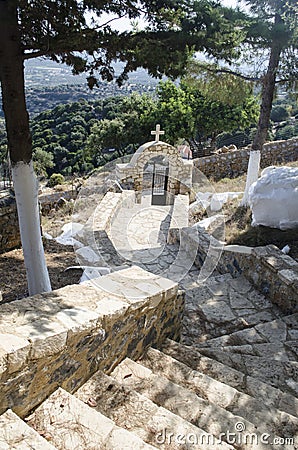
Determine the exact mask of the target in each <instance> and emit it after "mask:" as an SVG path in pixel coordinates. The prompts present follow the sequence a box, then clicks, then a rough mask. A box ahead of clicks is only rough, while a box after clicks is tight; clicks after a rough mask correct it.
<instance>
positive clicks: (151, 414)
mask: <svg viewBox="0 0 298 450" xmlns="http://www.w3.org/2000/svg"><path fill="white" fill-rule="evenodd" d="M75 396H76V397H78V398H79V399H80V400H81V401H83V402H85V403H90V402H91V403H92V406H93V407H94V409H95V410H96V411H98V412H99V413H101V414H103V415H105V416H107V417H109V418H110V419H111V420H112V421H114V422H115V423H116V424H117V425H118V426H120V427H122V428H124V429H127V430H129V431H130V432H133V433H134V434H135V435H137V436H138V437H139V438H140V439H142V440H143V441H145V442H147V443H148V444H151V445H153V446H157V447H158V448H159V449H161V450H187V449H190V448H191V449H194V450H205V449H206V444H208V448H209V445H210V449H214V450H232V449H234V447H233V446H232V445H228V444H226V443H225V442H220V443H218V442H217V441H218V439H217V438H216V437H215V436H214V435H211V434H208V435H207V434H206V432H205V431H203V430H202V429H200V428H198V427H196V426H194V425H193V424H191V423H190V422H188V421H187V420H184V419H182V418H181V417H179V416H177V415H175V414H173V413H172V412H170V411H168V410H167V409H165V408H163V407H161V406H158V405H157V404H156V403H154V402H153V401H151V400H150V399H148V398H147V397H145V396H144V395H141V394H140V393H138V392H136V391H134V390H133V389H130V388H129V387H128V386H125V385H124V384H123V383H122V382H121V383H119V382H118V381H117V380H115V379H114V378H112V377H111V376H108V375H105V374H104V373H103V372H101V371H98V372H96V373H95V374H94V375H93V376H92V377H91V378H90V379H89V380H88V381H87V382H86V383H85V384H84V385H83V386H82V387H81V388H80V389H78V391H77V392H76V393H75ZM135 449H136V450H138V447H135Z"/></svg>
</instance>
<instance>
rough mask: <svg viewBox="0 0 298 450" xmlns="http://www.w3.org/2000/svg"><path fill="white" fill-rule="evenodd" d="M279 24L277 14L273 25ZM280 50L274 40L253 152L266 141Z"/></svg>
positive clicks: (264, 82)
mask: <svg viewBox="0 0 298 450" xmlns="http://www.w3.org/2000/svg"><path fill="white" fill-rule="evenodd" d="M280 22H281V18H280V16H279V15H278V14H277V15H276V17H275V25H277V24H278V23H280ZM281 50H282V45H281V43H280V42H277V41H276V38H275V39H274V40H273V42H272V45H271V49H270V58H269V63H268V68H267V72H266V75H265V76H264V81H263V86H262V100H261V109H260V117H259V122H258V128H257V133H256V135H255V138H254V140H253V144H252V150H254V151H258V150H259V151H261V150H262V148H263V145H264V143H265V142H266V139H267V135H268V130H269V125H270V114H271V110H272V102H273V97H274V90H275V82H276V73H277V69H278V65H279V59H280V54H281Z"/></svg>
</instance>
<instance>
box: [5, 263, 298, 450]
mask: <svg viewBox="0 0 298 450" xmlns="http://www.w3.org/2000/svg"><path fill="white" fill-rule="evenodd" d="M195 277H196V274H195V271H190V273H189V275H188V277H187V278H185V279H184V280H183V281H182V287H183V288H184V289H185V291H186V299H185V301H186V305H185V319H184V331H183V336H182V343H177V342H175V341H172V340H169V339H168V340H166V342H164V344H163V345H162V348H159V349H155V348H149V349H148V351H147V352H146V354H144V355H143V356H142V358H141V359H140V360H138V361H133V360H132V359H129V358H126V359H124V360H123V361H122V362H121V363H120V364H119V365H118V366H117V367H116V368H115V369H114V370H113V372H111V373H110V374H109V375H107V374H105V373H103V372H102V371H97V372H96V373H95V374H94V375H93V376H92V377H91V378H90V379H89V380H88V381H87V382H86V383H85V384H84V385H83V386H81V387H80V388H79V389H78V390H77V391H76V392H75V393H74V394H70V393H68V392H66V391H65V390H63V389H62V388H59V389H58V390H56V391H55V392H54V393H53V394H52V395H51V396H49V397H48V398H47V400H45V401H44V402H43V403H42V404H41V405H40V406H39V407H38V408H37V409H36V410H35V411H34V412H33V413H32V414H31V415H30V416H29V417H27V418H26V419H25V421H22V420H21V419H20V418H18V417H17V416H16V415H15V414H14V413H13V412H12V411H10V410H8V411H7V412H6V413H5V414H3V415H2V416H0V450H2V449H3V450H4V449H5V450H6V449H7V450H8V449H16V450H23V449H39V448H40V449H41V448H44V449H47V448H49V449H50V448H56V449H61V450H62V449H63V450H68V449H69V450H76V449H86V450H87V449H88V450H89V449H91V450H93V449H94V450H95V449H109V450H118V449H119V450H121V449H129V450H134V449H135V450H139V449H140V450H142V449H150V448H151V449H152V448H158V449H162V450H172V449H173V450H176V449H177V450H178V449H179V450H180V449H183V450H184V449H200V450H208V449H209V448H210V449H218V450H220V449H221V450H226V449H230V450H231V449H248V450H250V449H251V450H254V449H256V450H258V449H264V450H266V449H268V448H273V449H275V450H281V449H286V450H288V449H289V450H290V449H291V450H292V449H297V448H298V438H297V430H298V399H297V373H298V365H297V316H298V315H297V314H291V315H285V314H284V313H282V312H281V311H280V310H279V309H278V308H277V307H275V306H273V305H272V304H271V303H270V302H269V301H268V300H266V299H265V298H264V297H263V296H262V295H261V294H259V293H258V292H257V291H256V290H255V289H253V288H252V286H251V285H250V284H249V283H248V281H247V280H246V279H245V278H244V277H242V276H240V277H239V278H236V279H235V278H232V277H231V276H230V275H227V274H225V275H216V276H214V277H212V278H210V279H209V280H207V281H206V282H205V283H204V285H203V286H198V285H196V283H195ZM295 440H296V444H295Z"/></svg>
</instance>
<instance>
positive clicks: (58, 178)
mask: <svg viewBox="0 0 298 450" xmlns="http://www.w3.org/2000/svg"><path fill="white" fill-rule="evenodd" d="M64 181H65V180H64V176H63V175H62V174H61V173H53V174H52V175H51V176H50V179H49V181H48V186H49V187H54V186H57V184H62V183H64Z"/></svg>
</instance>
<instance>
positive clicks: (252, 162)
mask: <svg viewBox="0 0 298 450" xmlns="http://www.w3.org/2000/svg"><path fill="white" fill-rule="evenodd" d="M260 161H261V152H260V151H259V150H257V151H251V152H250V155H249V161H248V168H247V177H246V185H245V191H244V195H243V198H242V200H241V202H240V205H241V206H247V205H248V193H249V188H250V186H251V185H252V184H253V183H254V182H255V181H257V179H258V178H259V170H260Z"/></svg>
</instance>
